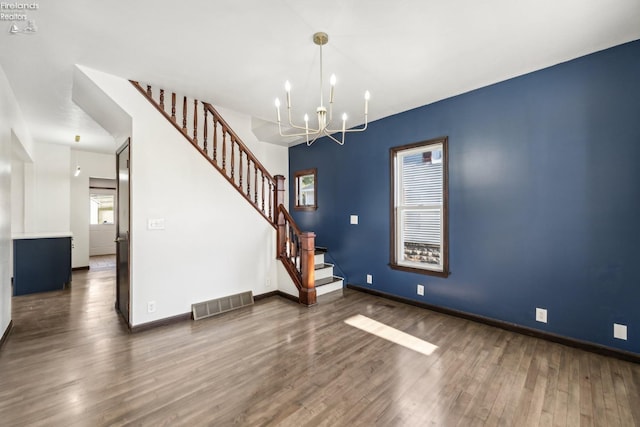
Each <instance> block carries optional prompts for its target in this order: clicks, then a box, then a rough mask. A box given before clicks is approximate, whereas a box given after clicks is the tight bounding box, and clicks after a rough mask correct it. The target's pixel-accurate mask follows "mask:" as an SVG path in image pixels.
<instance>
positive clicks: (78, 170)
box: [73, 135, 81, 177]
mask: <svg viewBox="0 0 640 427" xmlns="http://www.w3.org/2000/svg"><path fill="white" fill-rule="evenodd" d="M75 141H76V142H80V135H76V137H75ZM80 172H81V170H80V164H79V163H78V153H77V152H76V171H75V172H74V173H73V176H75V177H77V176H78V175H80Z"/></svg>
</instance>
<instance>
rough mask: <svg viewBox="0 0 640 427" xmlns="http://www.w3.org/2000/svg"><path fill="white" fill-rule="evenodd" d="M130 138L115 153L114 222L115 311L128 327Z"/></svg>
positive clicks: (129, 309) (129, 310) (129, 324)
mask: <svg viewBox="0 0 640 427" xmlns="http://www.w3.org/2000/svg"><path fill="white" fill-rule="evenodd" d="M130 143H131V138H129V139H128V140H127V142H126V143H125V144H124V145H123V146H122V147H120V149H118V151H117V152H116V170H117V191H116V199H117V203H116V205H117V208H116V212H117V220H116V310H117V311H118V312H119V313H120V315H121V316H122V317H123V319H124V320H125V322H126V323H127V325H128V326H131V323H130V314H131V313H130V312H131V307H130V301H129V300H130V295H131V291H130V286H131V281H130V271H131V259H130V239H129V227H130V222H129V217H130V216H129V204H130V202H131V199H130V194H131V191H130V189H131V187H130V180H129V144H130Z"/></svg>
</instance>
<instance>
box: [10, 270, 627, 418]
mask: <svg viewBox="0 0 640 427" xmlns="http://www.w3.org/2000/svg"><path fill="white" fill-rule="evenodd" d="M114 276H115V273H114V271H113V270H98V271H78V272H75V273H74V276H73V284H72V287H71V289H70V290H65V291H56V292H50V293H46V294H39V295H27V296H21V297H16V298H14V300H13V307H14V309H13V321H14V330H13V332H12V333H11V335H10V336H9V338H8V340H7V342H6V344H5V346H4V347H3V348H2V349H1V350H0V425H2V426H103V425H104V426H107V425H108V426H112V425H116V426H119V425H143V426H147V425H148V426H158V425H168V426H181V425H189V426H200V425H212V426H228V425H239V426H262V425H265V426H270V425H282V426H346V425H349V426H353V425H356V426H359V425H363V426H373V425H381V426H427V425H434V426H476V425H477V426H481V425H485V426H528V425H534V426H538V425H540V426H640V365H636V364H632V363H629V362H623V361H620V360H616V359H611V358H607V357H604V356H600V355H595V354H591V353H587V352H583V351H580V350H576V349H573V348H569V347H565V346H562V345H559V344H554V343H550V342H547V341H543V340H540V339H536V338H531V337H527V336H523V335H518V334H515V333H511V332H507V331H504V330H501V329H496V328H493V327H489V326H485V325H481V324H477V323H473V322H470V321H467V320H463V319H459V318H455V317H450V316H446V315H443V314H439V313H434V312H431V311H428V310H424V309H420V308H416V307H412V306H407V305H404V304H401V303H397V302H393V301H388V300H384V299H381V298H378V297H374V296H371V295H367V294H362V293H359V292H357V291H353V290H345V291H344V296H342V295H340V296H335V295H327V296H325V297H323V298H321V299H320V304H319V305H318V306H316V307H312V308H310V309H309V308H304V307H302V306H299V305H296V304H294V303H292V302H290V301H288V300H284V299H281V298H278V297H274V298H268V299H266V300H262V301H258V302H257V303H256V304H255V305H253V306H251V307H247V308H244V309H241V310H239V311H235V312H230V313H227V314H224V315H222V316H218V317H214V318H209V319H205V320H201V321H199V322H183V323H178V324H174V325H170V326H165V327H161V328H157V329H154V330H149V331H145V332H140V333H138V334H129V333H128V332H127V330H126V328H125V327H124V326H123V325H122V324H121V322H120V321H119V319H118V317H117V315H116V313H115V312H114V309H113V306H114V290H115V277H114ZM357 314H361V315H364V316H367V317H369V318H371V319H374V320H376V321H378V322H382V323H384V324H386V325H388V326H391V327H393V328H395V329H398V330H400V331H403V332H405V333H408V334H411V335H413V336H414V337H418V338H420V339H423V340H426V341H428V342H429V343H431V344H435V345H436V346H438V349H437V350H436V351H435V352H433V353H432V354H431V355H429V356H426V355H424V354H421V353H418V352H415V351H413V350H410V349H408V348H405V347H403V346H401V345H398V344H394V343H391V342H389V341H386V340H384V339H382V338H379V337H377V336H375V335H372V334H370V333H367V332H364V331H362V330H360V329H357V328H354V327H352V326H349V325H347V324H345V323H344V320H345V319H347V318H349V317H351V316H354V315H357Z"/></svg>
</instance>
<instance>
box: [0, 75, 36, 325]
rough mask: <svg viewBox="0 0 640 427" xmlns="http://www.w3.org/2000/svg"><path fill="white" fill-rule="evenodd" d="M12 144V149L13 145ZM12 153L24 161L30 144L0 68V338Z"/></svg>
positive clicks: (6, 296) (7, 311) (6, 290)
mask: <svg viewBox="0 0 640 427" xmlns="http://www.w3.org/2000/svg"><path fill="white" fill-rule="evenodd" d="M14 144H15V146H14ZM13 150H16V151H17V152H19V154H20V155H21V156H22V157H23V159H24V160H29V159H30V158H31V156H32V151H33V142H32V139H31V135H30V134H29V130H28V128H27V126H26V123H25V122H24V119H23V117H22V113H21V111H20V108H19V106H18V103H17V102H16V99H15V96H14V94H13V91H12V89H11V85H10V84H9V81H8V80H7V77H6V75H5V74H4V70H3V69H2V67H0V336H2V335H3V334H4V333H5V331H6V330H7V328H8V326H9V323H10V322H11V271H10V270H11V269H10V252H11V251H10V248H11V219H12V214H13V211H12V192H11V166H12V161H13Z"/></svg>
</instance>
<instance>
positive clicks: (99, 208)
mask: <svg viewBox="0 0 640 427" xmlns="http://www.w3.org/2000/svg"><path fill="white" fill-rule="evenodd" d="M114 203H115V196H114V195H113V194H93V193H92V194H91V196H90V206H91V214H90V219H91V221H90V224H91V225H97V224H113V223H114V221H113V220H114V216H113V213H114V210H113V205H114Z"/></svg>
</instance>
